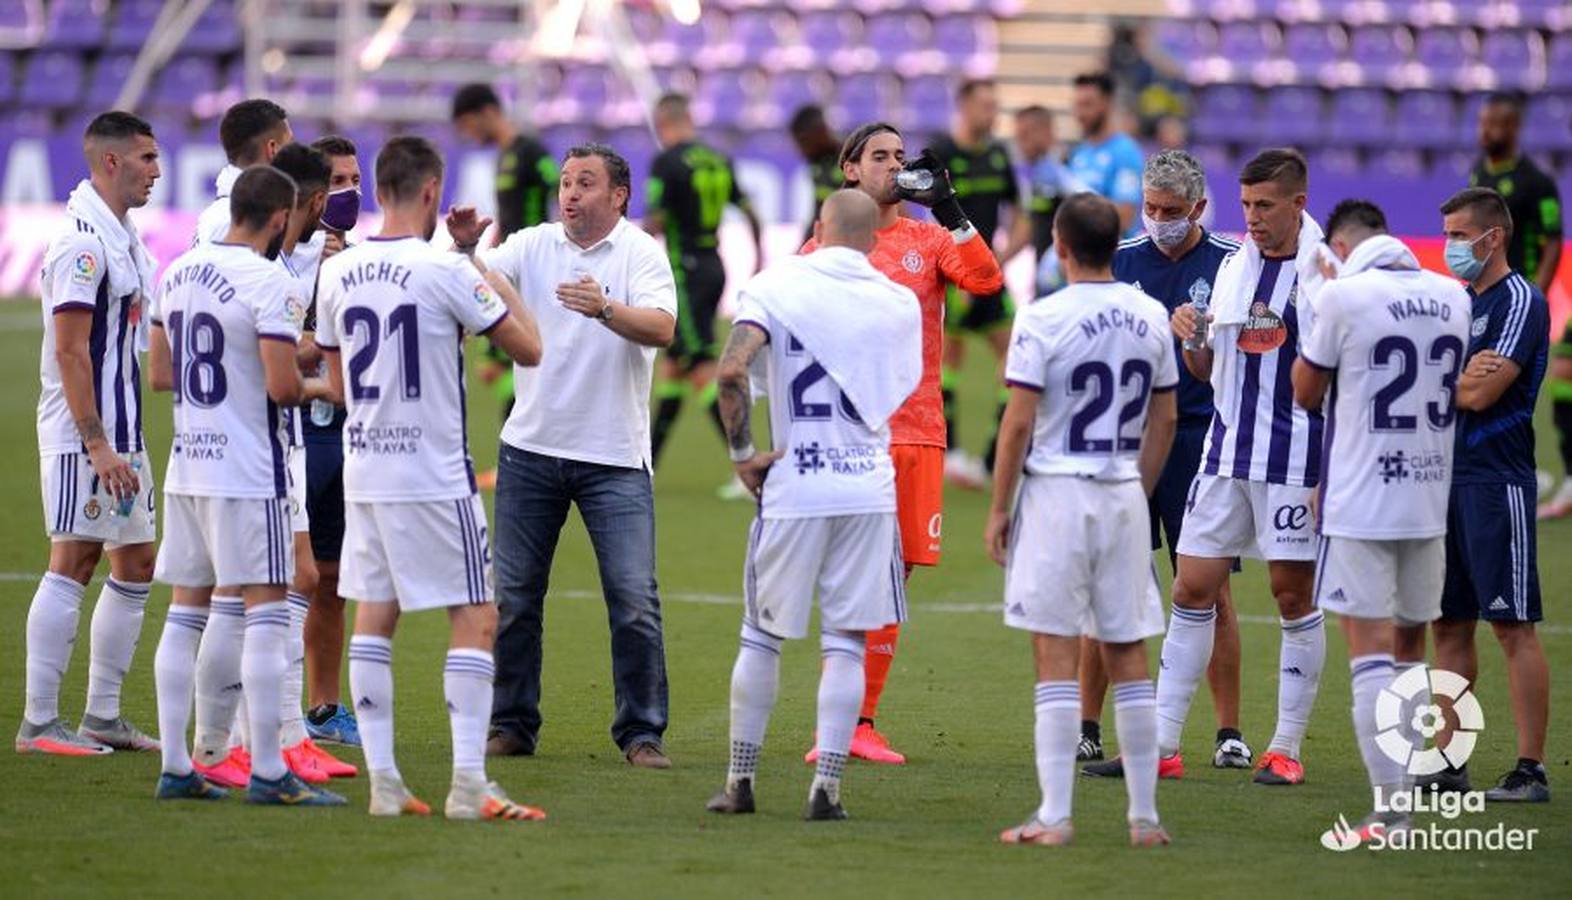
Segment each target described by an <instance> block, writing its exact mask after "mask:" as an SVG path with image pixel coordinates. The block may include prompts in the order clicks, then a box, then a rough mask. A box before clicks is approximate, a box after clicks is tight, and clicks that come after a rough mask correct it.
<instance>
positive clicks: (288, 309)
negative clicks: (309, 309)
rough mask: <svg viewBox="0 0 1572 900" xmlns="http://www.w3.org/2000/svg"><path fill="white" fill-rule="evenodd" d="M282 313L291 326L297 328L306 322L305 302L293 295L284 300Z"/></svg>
mask: <svg viewBox="0 0 1572 900" xmlns="http://www.w3.org/2000/svg"><path fill="white" fill-rule="evenodd" d="M284 311H285V314H286V315H288V316H289V321H290V323H291V324H293V325H295V326H296V327H299V326H300V325H302V324H304V323H305V321H306V302H305V301H304V300H302V299H300V298H299V297H296V296H295V295H294V294H291V295H289V296H288V297H286V298H285V299H284Z"/></svg>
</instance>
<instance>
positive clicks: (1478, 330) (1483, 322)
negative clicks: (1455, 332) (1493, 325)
mask: <svg viewBox="0 0 1572 900" xmlns="http://www.w3.org/2000/svg"><path fill="white" fill-rule="evenodd" d="M1489 327H1490V316H1488V315H1484V316H1475V317H1474V321H1473V322H1472V323H1471V324H1470V325H1469V326H1468V333H1469V334H1470V335H1473V336H1474V337H1479V336H1480V335H1482V334H1484V333H1485V331H1486V329H1488V328H1489Z"/></svg>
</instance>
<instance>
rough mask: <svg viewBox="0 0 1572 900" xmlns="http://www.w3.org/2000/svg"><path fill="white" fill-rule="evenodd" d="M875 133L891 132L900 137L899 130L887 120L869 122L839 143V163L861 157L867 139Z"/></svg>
mask: <svg viewBox="0 0 1572 900" xmlns="http://www.w3.org/2000/svg"><path fill="white" fill-rule="evenodd" d="M876 134H893V135H895V136H896V137H900V136H901V130H900V129H899V128H896V127H895V126H894V125H891V124H890V123H889V122H869V123H868V124H866V125H864V126H862V127H861V128H858V129H857V130H856V131H853V132H852V133H851V134H848V135H847V136H846V140H845V141H843V142H842V143H841V156H840V164H841V165H843V166H844V165H846V164H847V163H849V162H855V161H857V160H860V159H862V151H863V148H864V147H865V146H867V144H868V140H869V139H870V138H872V137H873V136H874V135H876Z"/></svg>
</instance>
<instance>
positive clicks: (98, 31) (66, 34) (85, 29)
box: [43, 0, 104, 50]
mask: <svg viewBox="0 0 1572 900" xmlns="http://www.w3.org/2000/svg"><path fill="white" fill-rule="evenodd" d="M95 6H99V7H101V6H102V4H101V3H95V2H94V0H56V2H55V3H54V4H53V5H52V6H50V8H49V22H48V25H47V26H46V27H45V31H44V43H43V46H45V47H49V48H58V49H61V50H86V49H90V48H93V47H97V46H98V45H99V44H101V43H103V39H104V18H103V16H102V15H101V12H102V10H101V9H99V10H95V9H94V7H95Z"/></svg>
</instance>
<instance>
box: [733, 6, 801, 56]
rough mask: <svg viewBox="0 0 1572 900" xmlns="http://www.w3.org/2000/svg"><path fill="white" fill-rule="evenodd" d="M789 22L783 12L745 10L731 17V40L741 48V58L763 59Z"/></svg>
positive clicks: (788, 18) (778, 40)
mask: <svg viewBox="0 0 1572 900" xmlns="http://www.w3.org/2000/svg"><path fill="white" fill-rule="evenodd" d="M790 24H791V17H790V16H788V15H785V14H780V13H773V12H765V11H762V10H746V11H743V12H739V13H737V14H736V15H734V16H732V17H731V41H732V43H733V44H735V45H737V46H739V47H741V48H742V52H743V59H745V60H759V59H763V58H764V55H765V53H766V52H767V51H768V50H770V49H771V48H773V47H775V46H776V45H777V44H779V43H780V41H781V35H782V34H785V33H786V32H787V30H788V29H789V26H790Z"/></svg>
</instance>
